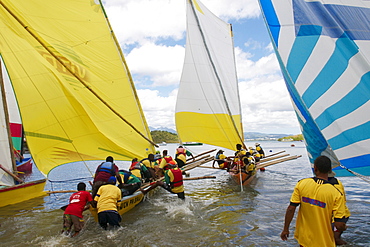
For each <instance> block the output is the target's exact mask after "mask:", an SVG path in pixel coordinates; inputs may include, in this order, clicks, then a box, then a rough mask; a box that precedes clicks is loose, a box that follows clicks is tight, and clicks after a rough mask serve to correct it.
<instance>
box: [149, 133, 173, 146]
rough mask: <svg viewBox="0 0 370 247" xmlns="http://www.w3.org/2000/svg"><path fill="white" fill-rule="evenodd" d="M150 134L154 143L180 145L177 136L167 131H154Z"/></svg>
mask: <svg viewBox="0 0 370 247" xmlns="http://www.w3.org/2000/svg"><path fill="white" fill-rule="evenodd" d="M150 134H151V135H152V138H153V141H154V142H155V143H162V142H166V143H178V142H179V138H178V136H177V134H175V133H171V132H168V131H165V130H153V131H150Z"/></svg>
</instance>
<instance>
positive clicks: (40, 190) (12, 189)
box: [0, 179, 47, 207]
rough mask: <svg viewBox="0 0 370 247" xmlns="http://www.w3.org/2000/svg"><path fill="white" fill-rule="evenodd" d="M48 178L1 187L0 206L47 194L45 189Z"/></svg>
mask: <svg viewBox="0 0 370 247" xmlns="http://www.w3.org/2000/svg"><path fill="white" fill-rule="evenodd" d="M45 184H46V179H42V180H37V181H32V182H27V183H23V184H17V185H14V186H8V187H4V188H1V189H0V197H1V200H0V207H4V206H7V205H11V204H15V203H19V202H23V201H27V200H30V199H33V198H36V197H40V196H45V195H47V194H46V192H45V191H44V187H45Z"/></svg>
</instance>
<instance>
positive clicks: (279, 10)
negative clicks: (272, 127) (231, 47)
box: [260, 0, 370, 176]
mask: <svg viewBox="0 0 370 247" xmlns="http://www.w3.org/2000/svg"><path fill="white" fill-rule="evenodd" d="M260 6H261V9H262V13H263V15H264V17H265V21H266V25H267V27H268V30H269V32H270V36H271V40H272V43H273V45H274V48H275V52H276V54H277V57H278V60H279V63H280V67H281V70H282V72H283V75H284V79H285V82H286V86H287V88H288V91H289V93H290V95H291V98H292V101H293V105H294V107H295V110H296V113H297V117H298V120H299V122H300V124H301V130H302V133H303V135H304V138H305V141H306V146H307V151H308V154H309V158H310V161H311V164H312V163H313V160H314V159H315V158H316V157H318V156H320V155H327V156H330V157H331V158H332V160H333V161H334V162H333V163H334V164H335V165H334V166H333V167H335V168H334V171H335V172H336V174H337V176H349V175H352V173H350V172H349V171H348V170H350V171H352V172H354V173H359V174H361V175H365V176H369V175H370V121H369V120H370V101H369V100H370V65H369V64H370V1H368V0H321V1H310V0H306V1H305V0H260ZM347 169H348V170H347Z"/></svg>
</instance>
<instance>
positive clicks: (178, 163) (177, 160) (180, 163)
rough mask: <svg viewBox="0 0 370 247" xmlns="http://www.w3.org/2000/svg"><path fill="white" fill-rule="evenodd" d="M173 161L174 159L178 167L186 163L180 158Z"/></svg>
mask: <svg viewBox="0 0 370 247" xmlns="http://www.w3.org/2000/svg"><path fill="white" fill-rule="evenodd" d="M175 161H176V163H177V166H178V167H179V168H181V167H183V166H184V165H186V164H185V163H184V161H182V160H180V159H175Z"/></svg>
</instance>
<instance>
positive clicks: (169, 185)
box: [150, 163, 185, 200]
mask: <svg viewBox="0 0 370 247" xmlns="http://www.w3.org/2000/svg"><path fill="white" fill-rule="evenodd" d="M166 167H167V168H166V170H165V172H164V180H165V182H163V181H157V182H153V183H151V184H150V186H151V189H153V188H155V187H157V186H158V185H159V186H161V187H162V188H164V189H165V190H167V191H169V192H171V193H173V194H177V197H178V198H180V199H183V200H185V192H184V185H183V178H182V171H181V169H180V168H178V167H177V165H176V164H171V163H169V164H167V166H166Z"/></svg>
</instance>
